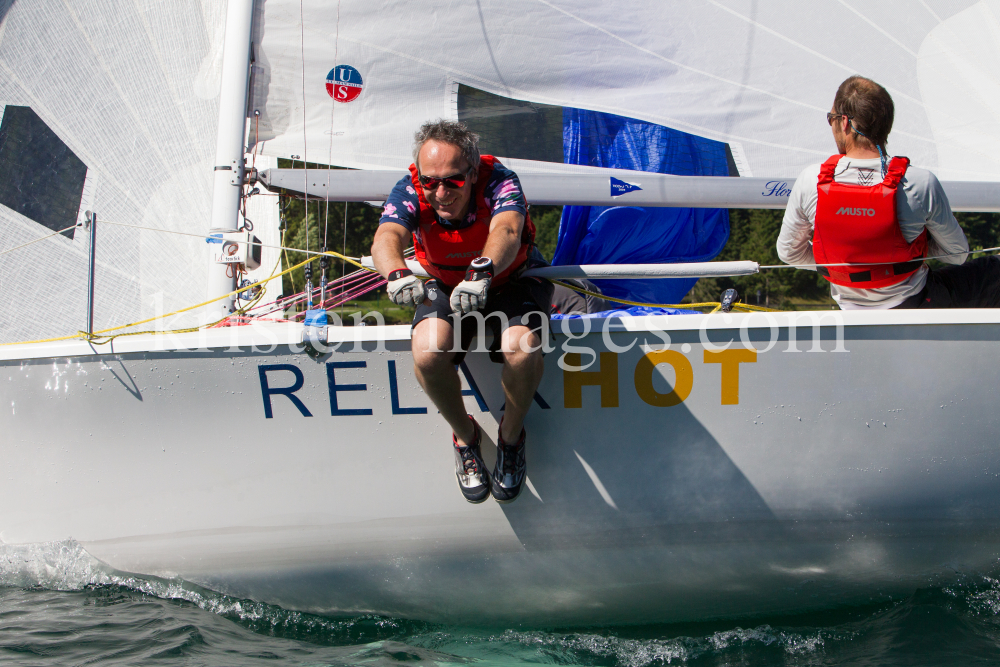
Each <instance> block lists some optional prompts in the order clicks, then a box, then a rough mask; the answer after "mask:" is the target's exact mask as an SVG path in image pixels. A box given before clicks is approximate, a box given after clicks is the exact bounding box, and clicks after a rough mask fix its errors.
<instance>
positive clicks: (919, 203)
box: [777, 157, 969, 310]
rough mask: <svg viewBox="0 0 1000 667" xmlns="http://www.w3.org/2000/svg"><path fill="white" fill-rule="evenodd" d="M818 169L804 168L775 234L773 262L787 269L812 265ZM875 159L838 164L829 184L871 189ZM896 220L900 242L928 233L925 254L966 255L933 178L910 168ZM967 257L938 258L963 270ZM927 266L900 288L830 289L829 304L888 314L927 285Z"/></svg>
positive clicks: (877, 177)
mask: <svg viewBox="0 0 1000 667" xmlns="http://www.w3.org/2000/svg"><path fill="white" fill-rule="evenodd" d="M819 171H820V165H819V164H814V165H810V166H808V167H806V168H805V169H804V170H803V171H802V173H801V174H800V175H799V177H798V179H796V181H795V185H793V186H792V193H791V195H789V197H788V207H787V208H786V209H785V217H784V219H783V220H782V222H781V233H780V234H778V244H777V245H778V257H779V258H780V259H781V261H783V262H786V263H788V264H814V263H815V261H816V260H815V259H814V258H813V251H812V237H813V223H814V222H815V220H816V199H817V192H816V188H817V185H818V184H819ZM881 173H882V167H881V162H880V160H879V159H878V158H872V159H866V160H859V159H857V158H848V157H844V158H841V160H840V162H839V163H837V169H836V170H835V172H834V180H835V181H836V182H838V183H846V184H849V185H874V184H875V183H878V182H880V181H881V180H882V176H881ZM896 216H897V218H898V219H899V227H900V230H901V231H902V233H903V238H904V239H906V241H907V242H908V243H911V242H913V240H914V239H915V238H917V236H919V235H920V232H922V231H923V230H924V229H925V228H926V229H927V235H928V239H927V241H928V244H927V254H928V256H930V257H933V256H935V255H948V254H952V253H967V252H968V251H969V242H968V240H967V239H966V238H965V232H963V231H962V228H961V227H959V226H958V221H957V220H955V216H954V215H953V214H952V212H951V205H949V204H948V197H947V196H946V195H945V193H944V189H943V188H942V187H941V183H940V182H939V181H938V179H937V177H936V176H935V175H934V174H932V173H931V172H929V171H927V170H926V169H920V168H918V167H913V166H911V167H909V168H908V169H907V170H906V175H905V176H904V177H903V180H902V181H901V182H900V185H899V189H898V190H897V192H896ZM966 257H967V255H965V254H955V255H952V256H951V257H945V258H942V259H941V261H942V262H945V263H946V264H962V263H964V262H965V259H966ZM927 271H928V269H927V266H926V265H924V266H922V267H920V270H918V271H917V272H916V273H914V274H913V275H912V276H910V277H909V278H907V279H906V280H904V281H903V282H901V283H897V284H895V285H890V286H888V287H878V288H874V289H858V288H853V287H843V286H841V285H834V284H833V283H831V284H830V293H831V295H832V296H833V299H834V300H835V301H836V302H837V303H838V304H839V305H840V307H841V308H843V309H845V310H854V309H861V308H892V307H894V306H898V305H899V304H900V303H902V302H903V301H904V300H906V299H907V298H908V297H910V296H912V295H914V294H917V293H918V292H920V290H922V289H923V288H924V283H925V282H926V281H927Z"/></svg>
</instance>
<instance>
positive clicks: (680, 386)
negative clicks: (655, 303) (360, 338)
mask: <svg viewBox="0 0 1000 667" xmlns="http://www.w3.org/2000/svg"><path fill="white" fill-rule="evenodd" d="M621 356H622V355H620V354H618V353H615V352H600V353H598V354H597V359H595V363H593V364H591V365H590V366H589V368H591V369H592V370H563V376H562V377H563V407H564V408H567V409H574V408H582V407H584V404H585V403H587V404H588V405H587V407H591V408H593V407H596V406H595V405H594V404H593V403H592V401H594V400H595V398H596V399H597V401H599V402H600V406H601V407H602V408H617V407H619V405H620V403H621V398H620V391H619V361H620V359H621ZM756 361H757V351H756V350H752V349H746V348H742V347H740V348H732V349H726V350H720V351H711V350H704V351H703V356H702V363H704V364H718V365H719V367H720V374H721V375H720V380H721V382H720V387H721V394H720V405H739V402H740V365H741V364H752V363H756ZM565 362H566V368H567V369H582V368H583V366H582V362H581V355H580V354H578V353H567V354H566V357H565ZM661 365H668V366H671V367H672V368H673V371H674V381H673V382H672V383H671V384H670V385H669V391H667V392H666V393H662V392H660V391H659V390H658V389H656V388H655V387H654V386H653V380H654V378H655V375H656V373H657V367H659V366H661ZM325 369H326V386H327V396H328V398H329V401H330V416H332V417H351V416H372V415H373V414H374V411H373V410H372V409H371V408H345V407H342V405H341V402H342V401H343V400H344V396H343V394H345V393H348V392H366V393H367V392H368V385H367V384H362V383H347V384H345V383H343V381H342V379H341V381H338V379H337V371H349V370H354V369H358V370H365V371H367V369H368V362H366V361H334V362H328V363H327V364H326V365H325ZM387 370H388V380H389V383H388V388H389V397H390V399H391V400H390V404H391V410H392V414H394V415H425V414H427V412H428V410H427V408H426V407H423V406H414V405H413V400H412V398H411V399H406V400H405V401H404V399H402V398H401V396H400V393H401V392H400V389H399V380H398V372H397V369H396V361H395V360H392V359H390V360H389V361H388V369H387ZM461 371H462V373H463V375H464V376H465V378H466V382H467V383H468V385H469V388H468V389H464V390H463V391H462V394H463V395H464V396H471V397H473V398H474V399H475V400H476V402H477V403H478V405H479V408H480V410H481V411H483V412H488V411H489V408H488V407H487V405H486V401H485V400H484V398H483V395H482V393H480V391H479V387H478V386H477V383H476V380H475V378H473V377H472V374H471V373H470V372H469V369H468V367H467V366H465V365H464V363H463V365H462V368H461ZM257 373H258V375H259V378H260V392H261V398H262V399H263V402H264V417H265V419H272V418H273V417H274V411H275V404H276V403H277V404H278V405H279V406H280V407H279V410H284V411H286V414H287V404H284V405H281V404H282V403H284V401H280V400H279V401H275V397H276V396H284V397H285V398H287V399H288V401H289V402H291V405H292V407H294V408H295V409H296V410H297V411H298V412H299V414H300V415H302V416H303V417H312V416H313V413H312V412H311V411H310V410H309V408H308V407H306V404H305V403H304V402H303V400H302V398H300V397H299V396H297V395H296V394H297V392H299V391H300V390H301V389H302V388H303V387H304V386H305V374H304V373H303V369H302V368H300V367H299V366H296V365H294V364H262V365H260V366H258V367H257ZM632 378H633V384H634V386H635V392H636V395H637V396H638V397H639V398H640V399H642V401H643V402H644V403H646V404H647V405H652V406H654V407H661V408H669V407H672V406H675V405H680V404H681V403H683V402H684V401H685V400H687V398H688V396H689V395H690V394H691V391H692V389H693V388H694V368H693V366H692V363H691V360H690V359H689V358H688V356H686V355H684V354H681V353H680V352H678V351H676V350H670V349H665V350H654V351H651V352H648V353H646V354H645V355H643V356H641V357H640V358H639V359H638V361H637V363H636V365H635V369H634V371H633V374H632ZM591 387H594V388H596V392H595V391H594V390H593V389H590V388H591ZM585 388H587V389H586V391H585ZM595 393H596V394H597V395H596V396H595V395H594V394H595ZM585 394H586V396H585ZM403 402H406V403H407V404H409V407H404V406H403V405H402V403H403ZM535 402H536V403H538V404H539V406H540V407H541V408H542V409H543V410H548V409H549V405H548V403H547V402H546V401H545V399H544V398H543V397H542V396H540V395H539V394H537V393H536V394H535Z"/></svg>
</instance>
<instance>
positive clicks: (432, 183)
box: [417, 172, 469, 190]
mask: <svg viewBox="0 0 1000 667" xmlns="http://www.w3.org/2000/svg"><path fill="white" fill-rule="evenodd" d="M417 180H418V181H420V187H422V188H423V189H424V190H437V186H438V185H441V184H443V185H444V186H445V187H446V188H450V189H452V190H458V189H459V188H462V187H465V182H466V181H467V180H469V177H468V172H466V173H464V174H453V175H451V176H445V177H444V178H433V177H431V176H419V177H417Z"/></svg>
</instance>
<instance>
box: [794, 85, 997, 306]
mask: <svg viewBox="0 0 1000 667" xmlns="http://www.w3.org/2000/svg"><path fill="white" fill-rule="evenodd" d="M826 117H827V122H828V123H829V124H830V127H831V128H832V130H833V140H834V142H835V143H836V145H837V151H838V154H837V155H833V156H831V157H830V158H829V159H828V160H827V161H826V162H824V163H822V164H814V165H811V166H809V167H806V169H805V170H804V171H803V172H802V173H801V174H800V175H799V177H798V179H797V180H796V181H795V185H794V186H792V192H791V195H790V196H789V198H788V208H787V209H786V210H785V217H784V219H783V221H782V224H781V233H780V234H779V235H778V257H780V258H781V260H782V261H783V262H787V263H788V264H800V265H801V264H825V265H830V266H820V267H817V268H816V270H817V271H819V272H820V273H821V274H822V275H823V277H825V278H826V279H827V280H828V281H830V283H831V285H830V290H831V293H832V295H833V298H834V300H835V301H836V302H837V303H838V304H839V305H840V307H841V308H842V309H844V310H858V309H869V308H870V309H885V308H976V307H980V308H982V307H997V306H1000V289H998V285H1000V260H998V258H997V257H992V256H991V257H982V258H980V259H976V260H973V261H970V262H965V259H966V257H967V255H966V254H965V253H967V252H968V250H969V243H968V241H967V240H966V238H965V233H964V232H963V231H962V228H961V227H959V226H958V222H957V221H956V220H955V216H954V215H952V212H951V206H950V205H949V204H948V198H947V196H946V195H945V193H944V189H943V188H942V187H941V183H940V182H938V180H937V178H936V177H935V176H934V174H932V173H931V172H929V171H927V170H925V169H919V168H917V167H911V166H909V162H910V161H909V159H908V158H905V157H893V158H889V156H888V153H887V152H886V143H887V140H888V137H889V131H890V130H891V129H892V121H893V103H892V97H890V96H889V93H888V92H887V91H886V90H885V88H883V87H882V86H880V85H879V84H877V83H875V82H874V81H872V80H870V79H866V78H864V77H861V76H852V77H850V78H849V79H847V80H846V81H844V82H843V83H842V84H840V88H838V89H837V95H836V96H835V97H834V100H833V108H832V109H831V110H830V113H828V114H827V115H826ZM942 255H944V256H943V257H942ZM925 257H939V258H940V261H942V262H944V263H945V264H951V265H953V266H948V267H944V268H942V269H937V270H930V269H928V267H927V266H926V264H925V263H924V258H925ZM838 264H839V265H840V266H836V265H838Z"/></svg>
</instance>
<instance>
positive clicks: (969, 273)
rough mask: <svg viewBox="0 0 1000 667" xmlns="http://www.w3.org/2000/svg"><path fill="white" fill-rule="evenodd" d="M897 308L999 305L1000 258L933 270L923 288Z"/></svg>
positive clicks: (982, 258) (989, 257)
mask: <svg viewBox="0 0 1000 667" xmlns="http://www.w3.org/2000/svg"><path fill="white" fill-rule="evenodd" d="M896 308H1000V257H998V256H996V255H990V256H988V257H980V258H978V259H972V260H969V261H968V262H966V263H965V264H958V265H954V266H946V267H944V268H941V269H931V270H930V271H929V272H928V273H927V284H926V285H924V288H923V289H922V290H921V291H920V292H919V293H917V294H914V295H913V296H911V297H909V298H907V299H906V301H904V302H903V303H901V304H899V305H898V306H896Z"/></svg>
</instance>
